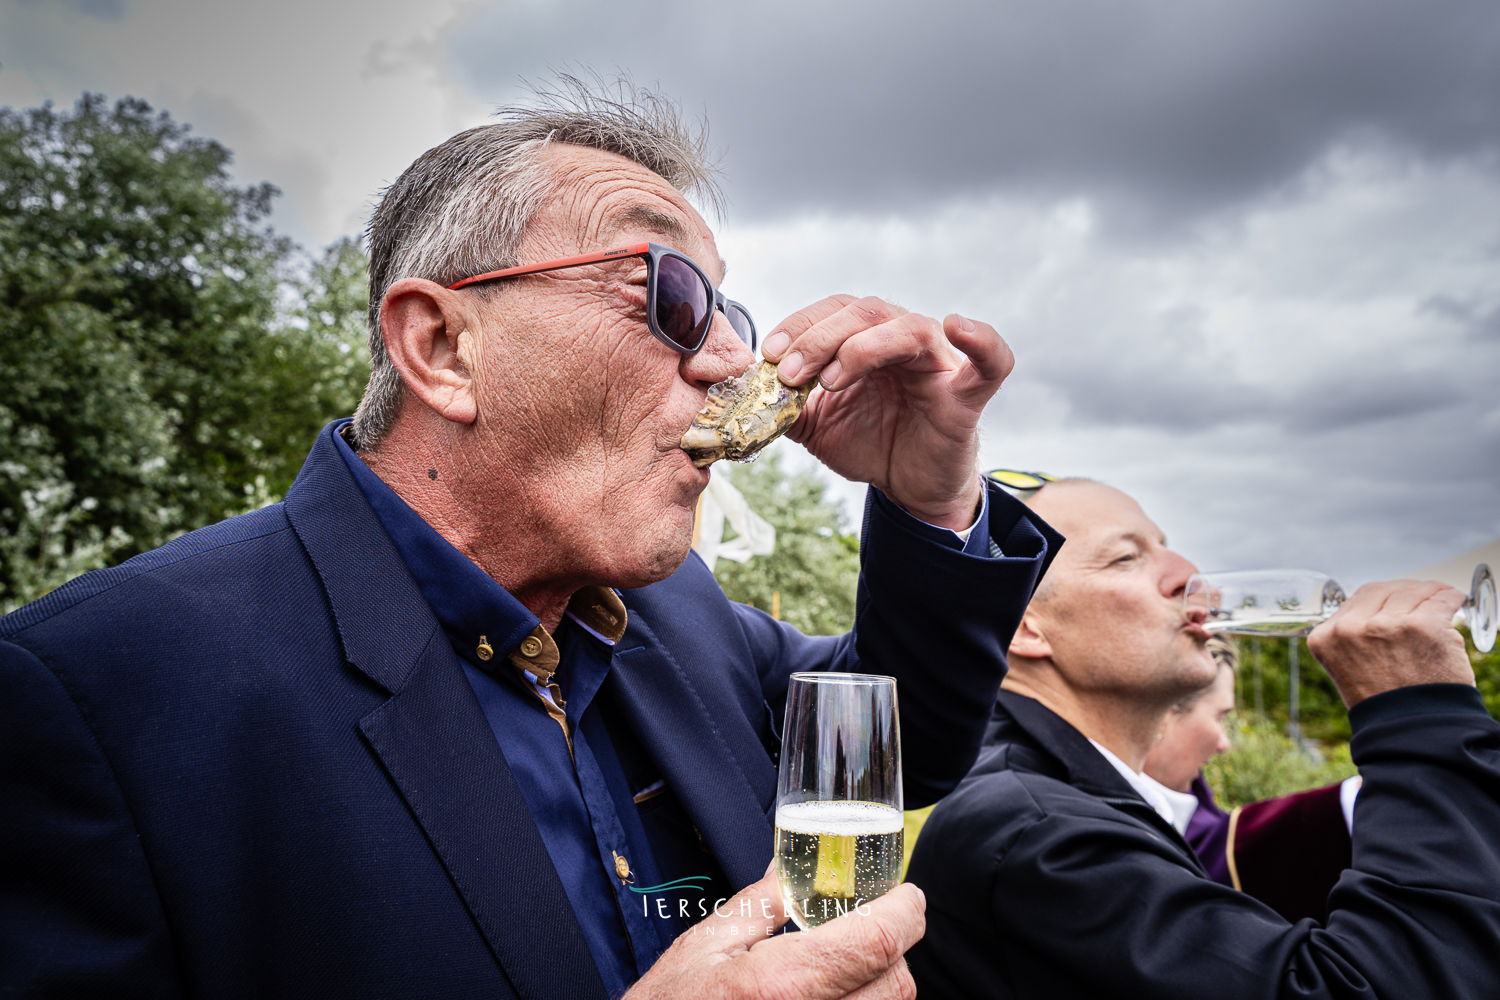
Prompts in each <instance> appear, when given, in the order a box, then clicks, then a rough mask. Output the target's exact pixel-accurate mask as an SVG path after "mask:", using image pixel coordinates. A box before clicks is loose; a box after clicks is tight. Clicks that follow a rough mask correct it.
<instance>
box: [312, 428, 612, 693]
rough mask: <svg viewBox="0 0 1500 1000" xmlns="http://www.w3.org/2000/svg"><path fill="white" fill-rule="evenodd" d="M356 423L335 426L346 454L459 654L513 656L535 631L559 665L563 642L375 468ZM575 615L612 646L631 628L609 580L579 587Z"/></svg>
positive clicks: (488, 657)
mask: <svg viewBox="0 0 1500 1000" xmlns="http://www.w3.org/2000/svg"><path fill="white" fill-rule="evenodd" d="M348 426H349V421H347V420H345V421H342V422H341V423H340V424H339V425H338V426H337V427H335V428H334V434H333V440H334V442H335V444H336V445H337V447H338V451H339V455H340V456H341V457H342V458H343V460H344V464H346V465H347V466H348V467H349V472H350V474H352V475H353V476H354V481H355V482H356V483H357V484H359V488H360V491H361V492H363V493H364V495H365V499H366V500H368V501H369V503H370V506H371V507H372V508H374V510H375V516H376V517H377V518H379V519H380V523H381V525H382V526H383V527H384V528H385V530H386V534H388V535H390V536H391V541H392V542H393V543H394V544H395V546H396V550H397V551H398V552H400V553H401V558H402V560H404V561H405V563H406V568H407V569H408V570H410V571H411V575H412V577H413V578H414V579H415V580H416V582H417V586H418V587H419V588H420V589H421V591H422V596H423V597H425V598H426V599H427V603H428V604H429V605H430V606H431V607H432V612H433V614H434V615H436V616H437V619H438V622H439V623H440V624H441V625H442V626H443V630H444V631H445V632H447V633H448V634H449V635H450V636H451V637H453V639H454V645H455V647H456V648H457V649H458V651H459V653H460V654H461V655H463V656H464V657H465V659H469V660H471V661H474V660H478V661H481V662H480V663H479V665H480V666H487V665H488V664H487V661H489V660H491V659H494V658H500V659H508V658H510V657H511V655H512V654H513V653H515V652H516V651H517V649H518V647H522V643H523V640H525V639H527V638H528V637H533V638H535V639H537V640H538V641H539V642H543V643H544V645H545V646H547V647H550V649H548V650H546V651H545V652H550V653H551V657H550V660H551V665H552V666H554V667H555V665H556V662H557V656H556V647H555V646H553V644H552V639H551V637H550V636H548V635H547V634H546V630H545V629H542V628H541V622H540V621H539V620H538V619H537V617H536V615H534V614H532V613H531V612H530V611H528V610H527V609H526V606H525V605H523V604H522V603H521V602H520V601H518V600H516V599H515V597H513V596H512V595H511V594H510V592H509V591H507V590H506V589H505V588H504V587H502V586H500V585H499V584H498V583H496V582H495V581H494V580H492V579H491V578H490V577H489V576H488V575H487V574H486V573H485V572H484V570H482V569H480V568H479V567H478V566H476V565H475V564H474V562H473V560H471V559H469V557H468V556H466V555H464V554H463V553H462V552H460V551H459V550H458V549H456V548H455V547H454V546H453V544H452V543H451V542H449V541H448V540H447V539H446V538H444V537H443V536H442V535H440V534H438V532H437V531H436V530H435V529H434V528H433V527H432V525H430V524H428V523H427V522H426V521H425V520H423V519H422V516H421V515H420V514H418V513H417V512H416V511H414V510H412V509H411V507H410V506H408V505H407V503H406V501H405V500H402V499H401V498H400V497H399V496H397V495H396V491H395V490H393V489H391V488H390V487H389V486H388V485H386V483H385V481H384V480H383V479H381V478H380V477H379V476H377V475H375V473H374V472H373V471H372V470H371V469H370V467H369V466H368V465H366V464H365V463H364V461H363V460H362V459H360V457H359V456H358V455H356V454H355V453H354V450H353V449H352V448H350V447H349V442H347V441H346V440H344V433H343V432H344V430H345V428H347V427H348ZM567 614H568V617H569V618H571V619H572V620H573V621H574V622H576V623H577V624H578V625H580V626H582V627H583V628H584V629H585V630H586V631H587V632H588V633H589V634H590V635H592V636H594V637H595V638H596V639H599V640H600V641H603V642H606V643H608V644H610V645H613V644H614V643H615V642H617V641H618V640H619V638H620V637H621V636H622V635H624V633H625V625H626V620H625V606H624V604H623V603H622V602H621V601H620V598H619V596H618V595H617V594H616V593H615V592H614V591H612V590H608V589H606V588H603V587H585V588H583V589H582V590H580V591H579V592H578V593H576V594H574V595H573V598H572V600H571V601H570V602H569V604H568V609H567ZM485 647H488V651H487V652H486V651H485ZM525 648H526V649H530V648H531V647H530V646H527V647H525ZM525 660H527V661H530V662H528V663H527V666H528V668H530V669H532V670H533V671H534V672H535V666H534V660H535V657H526V658H525ZM550 672H551V671H550V670H548V671H547V673H549V674H550Z"/></svg>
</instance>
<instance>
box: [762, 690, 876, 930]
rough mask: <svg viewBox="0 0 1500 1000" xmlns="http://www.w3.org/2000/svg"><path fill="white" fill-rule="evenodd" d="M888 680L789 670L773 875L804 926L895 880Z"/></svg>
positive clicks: (854, 907) (850, 907)
mask: <svg viewBox="0 0 1500 1000" xmlns="http://www.w3.org/2000/svg"><path fill="white" fill-rule="evenodd" d="M901 809H902V797H901V728H900V724H899V722H898V720H897V715H896V680H895V678H894V677H877V676H873V675H870V674H833V673H802V674H793V675H792V680H791V686H790V687H789V688H788V690H787V704H786V726H785V729H784V731H783V738H782V748H781V771H780V776H779V780H778V782H777V790H776V882H777V886H778V888H779V889H780V892H781V900H782V904H783V905H784V906H785V907H786V910H787V912H788V913H789V914H790V915H791V918H792V920H793V921H794V922H795V923H796V924H797V926H798V927H800V928H802V929H803V930H807V929H808V928H810V927H816V926H818V925H819V924H822V923H825V922H827V921H829V920H832V919H834V918H835V917H840V916H843V915H844V914H845V913H850V912H864V911H863V910H861V909H860V907H862V906H863V905H864V904H865V903H867V902H869V901H870V900H872V899H874V898H876V897H877V896H881V895H883V894H885V893H887V892H889V891H891V890H892V889H894V888H895V887H896V884H897V883H898V882H900V881H901V857H902V815H901Z"/></svg>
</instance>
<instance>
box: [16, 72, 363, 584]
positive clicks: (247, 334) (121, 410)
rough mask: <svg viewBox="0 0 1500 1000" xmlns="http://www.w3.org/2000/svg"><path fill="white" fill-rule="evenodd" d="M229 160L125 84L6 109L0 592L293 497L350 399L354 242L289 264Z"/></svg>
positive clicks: (265, 196)
mask: <svg viewBox="0 0 1500 1000" xmlns="http://www.w3.org/2000/svg"><path fill="white" fill-rule="evenodd" d="M230 161H231V155H230V152H229V150H227V149H225V148H224V147H223V146H221V145H220V144H219V143H217V142H214V141H212V140H209V139H204V138H199V137H196V136H193V135H191V134H190V130H189V127H188V126H186V125H184V124H181V123H178V122H176V121H174V120H173V119H172V118H171V116H170V115H169V114H167V113H166V112H159V113H158V112H154V111H153V110H152V108H151V107H150V106H149V105H147V104H146V103H145V102H143V101H138V100H134V99H130V98H127V99H124V100H121V101H119V102H118V103H116V104H115V105H114V106H113V107H110V106H109V105H108V103H107V102H106V101H105V100H104V98H103V97H100V96H98V95H85V96H84V97H83V98H82V99H80V100H79V101H78V103H77V104H76V105H75V106H74V108H73V109H72V110H71V111H70V112H69V111H58V110H56V109H54V108H53V107H52V105H51V104H48V105H45V106H43V107H41V108H31V109H26V110H22V111H16V110H14V109H11V108H0V385H3V386H4V387H5V388H4V392H3V395H0V558H3V567H0V610H8V609H10V608H14V607H17V606H19V605H20V604H22V603H24V602H26V601H28V600H31V599H34V598H35V597H37V596H40V595H41V594H43V593H45V592H46V591H47V590H50V589H52V588H53V587H55V586H57V585H58V584H60V583H62V582H63V581H65V580H66V579H68V578H69V577H71V576H73V575H76V574H77V573H79V572H82V571H84V570H87V569H91V568H94V567H96V566H102V565H106V564H109V563H112V562H116V561H119V560H121V559H124V558H128V557H129V556H131V555H134V554H135V553H137V552H142V551H145V550H148V549H151V548H154V547H155V546H157V545H160V544H162V543H163V542H164V541H166V540H168V539H169V538H171V537H173V536H174V535H176V534H179V533H181V532H183V531H186V530H190V529H192V528H196V527H199V526H201V525H204V524H207V523H210V522H213V521H216V520H219V519H221V518H223V517H225V516H227V515H229V514H232V513H235V512H237V511H239V510H241V509H244V508H246V507H247V506H254V505H256V504H257V503H259V502H264V501H266V500H268V499H270V498H272V497H275V496H278V495H280V494H281V493H284V492H285V490H286V488H287V486H288V485H290V483H291V481H292V479H293V478H294V476H295V474H296V471H297V469H298V467H299V466H300V464H301V461H302V459H303V457H304V456H305V454H306V452H307V449H308V447H309V446H310V445H311V443H312V439H313V437H314V435H315V434H316V432H317V429H318V428H319V427H320V426H321V425H322V423H323V422H324V421H326V420H327V419H328V418H330V417H333V416H336V415H338V414H341V413H348V412H350V410H351V409H352V407H353V406H354V404H355V402H356V401H357V400H358V396H359V392H360V391H361V389H362V386H363V382H364V379H365V377H366V375H367V371H368V362H367V361H366V360H365V355H364V353H363V352H364V350H365V348H364V346H363V341H364V336H363V333H362V331H357V330H356V324H355V323H354V322H352V321H351V320H349V319H348V317H347V315H346V313H347V312H348V311H349V310H350V309H352V310H353V311H354V313H356V314H360V315H362V313H363V309H364V302H363V293H362V290H360V289H357V288H356V286H357V285H359V283H360V282H361V281H362V280H363V279H362V276H361V275H360V268H361V266H362V261H361V260H359V256H360V255H359V250H358V247H357V246H355V245H354V244H351V243H347V242H345V243H341V244H335V246H334V247H333V248H331V249H330V251H329V254H328V255H327V256H326V257H325V258H324V259H323V260H322V261H321V262H319V264H318V265H317V266H315V267H314V268H313V272H312V275H311V277H310V278H305V279H302V280H298V278H297V275H296V274H295V273H294V270H293V265H294V263H295V248H294V247H293V246H292V244H291V243H290V242H289V241H287V240H286V239H284V238H281V237H278V236H276V235H275V234H274V233H273V232H272V231H271V230H270V229H269V228H268V227H266V226H264V225H263V220H264V219H265V217H266V216H267V214H268V213H269V212H270V210H271V204H272V200H273V199H274V198H275V196H276V195H277V194H278V192H277V190H276V189H275V188H274V187H272V186H271V185H269V184H260V185H256V186H251V187H243V188H241V187H236V186H234V184H233V183H232V182H231V178H230V175H229V170H228V168H229V164H230ZM356 299H358V300H359V301H358V302H357V306H351V305H350V303H353V302H354V300H356Z"/></svg>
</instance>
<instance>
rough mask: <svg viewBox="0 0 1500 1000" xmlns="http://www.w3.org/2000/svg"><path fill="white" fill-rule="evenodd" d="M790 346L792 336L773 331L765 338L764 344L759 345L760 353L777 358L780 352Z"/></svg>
mask: <svg viewBox="0 0 1500 1000" xmlns="http://www.w3.org/2000/svg"><path fill="white" fill-rule="evenodd" d="M791 346H792V338H791V337H788V336H787V335H786V334H784V333H773V334H771V335H770V336H769V337H767V338H766V342H765V344H763V345H762V346H761V349H760V351H761V353H762V354H764V355H765V356H766V357H768V358H779V357H781V352H782V351H784V350H786V349H787V348H788V347H791Z"/></svg>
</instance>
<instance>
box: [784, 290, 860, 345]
mask: <svg viewBox="0 0 1500 1000" xmlns="http://www.w3.org/2000/svg"><path fill="white" fill-rule="evenodd" d="M855 301H858V300H857V298H856V297H855V296H853V295H830V296H828V298H826V299H821V300H819V301H817V302H814V303H813V304H812V305H810V306H808V307H807V308H806V309H798V310H797V311H796V312H794V313H792V314H791V315H790V316H788V317H787V318H786V319H784V320H782V321H781V322H780V323H777V324H776V326H775V327H774V328H773V329H772V330H771V332H770V333H769V334H768V335H767V336H766V339H765V342H764V343H763V344H761V349H760V353H761V356H762V357H764V358H765V359H766V360H767V361H780V360H781V356H782V355H783V354H785V353H786V349H787V347H788V346H789V345H790V344H791V343H792V342H793V341H795V340H796V339H797V338H798V337H800V336H802V335H803V334H804V333H806V332H807V330H808V329H809V328H810V327H812V326H813V325H814V324H816V323H821V322H822V321H823V320H825V319H827V318H828V317H829V316H832V315H833V314H834V313H836V312H838V311H839V310H841V309H843V308H844V307H845V306H847V305H848V304H849V303H851V302H855Z"/></svg>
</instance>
